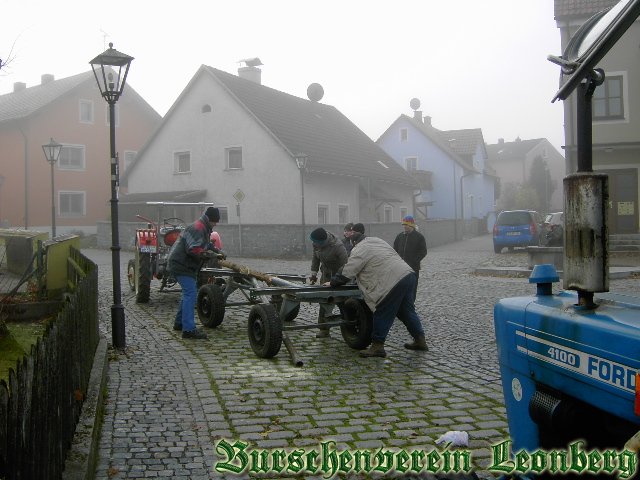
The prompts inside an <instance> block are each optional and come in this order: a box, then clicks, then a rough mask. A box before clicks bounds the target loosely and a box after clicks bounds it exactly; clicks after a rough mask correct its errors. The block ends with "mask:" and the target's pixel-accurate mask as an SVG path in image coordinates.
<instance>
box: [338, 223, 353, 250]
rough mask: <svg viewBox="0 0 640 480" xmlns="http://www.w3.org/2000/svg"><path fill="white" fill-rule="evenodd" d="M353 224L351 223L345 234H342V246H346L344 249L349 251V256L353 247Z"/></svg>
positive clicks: (346, 226) (347, 225)
mask: <svg viewBox="0 0 640 480" xmlns="http://www.w3.org/2000/svg"><path fill="white" fill-rule="evenodd" d="M352 228H353V223H351V222H349V223H347V224H346V225H345V226H344V232H343V234H342V240H341V241H342V245H344V249H345V250H346V251H347V255H349V252H351V249H352V248H353V245H351V233H352V232H353V230H351V229H352Z"/></svg>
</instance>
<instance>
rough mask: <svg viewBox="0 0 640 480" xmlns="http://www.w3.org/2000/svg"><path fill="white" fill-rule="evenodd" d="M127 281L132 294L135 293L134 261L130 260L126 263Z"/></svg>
mask: <svg viewBox="0 0 640 480" xmlns="http://www.w3.org/2000/svg"><path fill="white" fill-rule="evenodd" d="M127 281H128V282H129V288H130V289H131V291H132V292H135V291H136V261H135V260H134V259H133V258H132V259H131V260H129V262H127Z"/></svg>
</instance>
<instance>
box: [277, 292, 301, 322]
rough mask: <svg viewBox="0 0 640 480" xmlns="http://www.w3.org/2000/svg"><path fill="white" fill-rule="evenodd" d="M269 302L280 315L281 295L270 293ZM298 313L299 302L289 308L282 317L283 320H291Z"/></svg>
mask: <svg viewBox="0 0 640 480" xmlns="http://www.w3.org/2000/svg"><path fill="white" fill-rule="evenodd" d="M271 304H272V305H273V308H274V309H275V311H276V314H277V315H278V316H279V315H280V308H281V307H282V297H281V296H280V295H271ZM299 313H300V304H298V305H296V306H295V307H294V308H293V310H291V311H290V312H289V313H288V314H287V315H286V316H285V318H283V319H282V321H283V322H293V321H294V320H295V319H296V317H297V316H298V314H299Z"/></svg>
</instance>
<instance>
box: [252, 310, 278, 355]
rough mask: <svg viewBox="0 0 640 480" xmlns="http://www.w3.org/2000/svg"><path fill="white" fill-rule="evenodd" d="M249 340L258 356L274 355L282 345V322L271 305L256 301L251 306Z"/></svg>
mask: <svg viewBox="0 0 640 480" xmlns="http://www.w3.org/2000/svg"><path fill="white" fill-rule="evenodd" d="M247 327H248V333H249V342H250V343H251V348H252V349H253V352H254V353H255V354H256V355H257V356H258V357H260V358H272V357H275V356H276V355H277V354H278V352H279V351H280V346H281V345H282V322H281V321H280V318H279V317H278V314H277V313H276V310H275V308H273V305H271V304H269V303H258V304H257V305H254V306H253V307H251V311H250V312H249V322H248V325H247Z"/></svg>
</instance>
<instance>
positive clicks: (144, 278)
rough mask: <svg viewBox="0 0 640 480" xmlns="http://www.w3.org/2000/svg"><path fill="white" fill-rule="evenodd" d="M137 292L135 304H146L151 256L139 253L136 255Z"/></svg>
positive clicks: (148, 292)
mask: <svg viewBox="0 0 640 480" xmlns="http://www.w3.org/2000/svg"><path fill="white" fill-rule="evenodd" d="M137 256H138V291H137V292H136V303H148V302H149V295H150V291H151V254H149V253H139V254H138V255H137Z"/></svg>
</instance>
